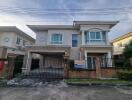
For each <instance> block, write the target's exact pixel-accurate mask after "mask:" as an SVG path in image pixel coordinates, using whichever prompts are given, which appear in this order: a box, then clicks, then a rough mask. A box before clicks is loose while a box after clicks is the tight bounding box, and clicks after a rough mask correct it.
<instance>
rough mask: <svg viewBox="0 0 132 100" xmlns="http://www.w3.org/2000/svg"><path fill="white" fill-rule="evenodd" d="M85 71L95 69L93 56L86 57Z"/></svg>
mask: <svg viewBox="0 0 132 100" xmlns="http://www.w3.org/2000/svg"><path fill="white" fill-rule="evenodd" d="M87 69H95V57H94V56H88V57H87Z"/></svg>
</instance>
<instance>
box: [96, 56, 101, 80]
mask: <svg viewBox="0 0 132 100" xmlns="http://www.w3.org/2000/svg"><path fill="white" fill-rule="evenodd" d="M95 65H96V78H101V66H100V59H99V57H96V59H95Z"/></svg>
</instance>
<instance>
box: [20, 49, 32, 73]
mask: <svg viewBox="0 0 132 100" xmlns="http://www.w3.org/2000/svg"><path fill="white" fill-rule="evenodd" d="M31 60H32V54H31V52H29V51H28V52H27V54H26V55H25V56H24V64H23V68H22V72H23V73H26V72H29V71H30V68H31Z"/></svg>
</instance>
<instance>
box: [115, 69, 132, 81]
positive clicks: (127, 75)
mask: <svg viewBox="0 0 132 100" xmlns="http://www.w3.org/2000/svg"><path fill="white" fill-rule="evenodd" d="M117 75H118V78H119V79H123V80H130V81H132V71H129V70H122V71H119V72H118V73H117Z"/></svg>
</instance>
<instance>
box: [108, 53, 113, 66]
mask: <svg viewBox="0 0 132 100" xmlns="http://www.w3.org/2000/svg"><path fill="white" fill-rule="evenodd" d="M107 58H108V59H107V62H108V63H107V66H108V67H112V66H113V65H112V58H111V51H109V52H108V54H107Z"/></svg>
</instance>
